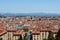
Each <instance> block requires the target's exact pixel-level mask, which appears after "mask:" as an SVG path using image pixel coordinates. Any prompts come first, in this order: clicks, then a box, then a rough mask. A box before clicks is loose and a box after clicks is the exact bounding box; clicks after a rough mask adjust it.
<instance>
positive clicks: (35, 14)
mask: <svg viewBox="0 0 60 40" xmlns="http://www.w3.org/2000/svg"><path fill="white" fill-rule="evenodd" d="M0 16H60V14H57V13H3V14H2V13H0Z"/></svg>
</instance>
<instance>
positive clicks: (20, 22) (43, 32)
mask: <svg viewBox="0 0 60 40" xmlns="http://www.w3.org/2000/svg"><path fill="white" fill-rule="evenodd" d="M21 26H28V29H29V30H31V32H32V40H43V39H47V38H48V36H49V35H50V36H53V37H55V35H56V33H57V32H58V30H59V29H60V17H52V16H51V17H50V16H49V17H39V16H20V17H15V16H13V17H12V16H11V17H4V16H3V17H0V38H2V39H3V40H18V38H19V37H20V35H22V37H23V36H24V33H25V32H24V30H23V29H20V28H19V27H21Z"/></svg>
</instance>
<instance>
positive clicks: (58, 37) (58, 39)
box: [55, 29, 60, 40]
mask: <svg viewBox="0 0 60 40" xmlns="http://www.w3.org/2000/svg"><path fill="white" fill-rule="evenodd" d="M55 38H56V40H60V29H59V30H58V32H57V35H56V37H55Z"/></svg>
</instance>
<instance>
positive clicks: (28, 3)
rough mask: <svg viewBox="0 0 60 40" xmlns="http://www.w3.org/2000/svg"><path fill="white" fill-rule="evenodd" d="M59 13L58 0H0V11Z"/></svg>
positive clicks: (59, 2) (59, 3)
mask: <svg viewBox="0 0 60 40" xmlns="http://www.w3.org/2000/svg"><path fill="white" fill-rule="evenodd" d="M40 12H43V13H60V0H0V13H40Z"/></svg>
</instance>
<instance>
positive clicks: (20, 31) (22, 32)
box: [14, 29, 25, 36]
mask: <svg viewBox="0 0 60 40" xmlns="http://www.w3.org/2000/svg"><path fill="white" fill-rule="evenodd" d="M24 33H25V32H24V31H23V30H22V29H20V30H18V31H16V32H14V35H18V36H19V35H21V34H24Z"/></svg>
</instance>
